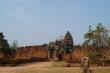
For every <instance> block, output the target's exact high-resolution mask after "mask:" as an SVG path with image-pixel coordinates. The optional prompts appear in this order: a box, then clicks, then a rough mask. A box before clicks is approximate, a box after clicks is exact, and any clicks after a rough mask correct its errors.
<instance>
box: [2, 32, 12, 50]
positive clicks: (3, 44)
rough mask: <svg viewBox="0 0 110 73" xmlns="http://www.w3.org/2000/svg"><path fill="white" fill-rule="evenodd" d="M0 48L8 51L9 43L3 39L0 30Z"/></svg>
mask: <svg viewBox="0 0 110 73" xmlns="http://www.w3.org/2000/svg"><path fill="white" fill-rule="evenodd" d="M0 50H1V51H9V50H10V49H9V44H8V41H7V40H6V39H4V35H3V33H2V32H1V33H0Z"/></svg>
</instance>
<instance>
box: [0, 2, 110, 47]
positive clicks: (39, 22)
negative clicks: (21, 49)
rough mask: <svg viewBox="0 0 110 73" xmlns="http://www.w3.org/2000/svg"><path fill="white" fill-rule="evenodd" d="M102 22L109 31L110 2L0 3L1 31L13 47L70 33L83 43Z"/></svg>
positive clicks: (78, 41) (37, 42) (38, 42)
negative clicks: (92, 28) (89, 33)
mask: <svg viewBox="0 0 110 73" xmlns="http://www.w3.org/2000/svg"><path fill="white" fill-rule="evenodd" d="M99 22H101V23H102V24H103V25H105V26H106V27H107V28H110V0H0V32H3V33H4V35H5V38H6V39H7V40H8V41H9V43H10V44H11V43H12V42H13V41H14V40H17V41H18V45H19V46H25V45H37V44H43V43H48V42H49V41H54V40H55V39H56V38H58V37H59V36H64V35H65V33H66V32H67V31H70V33H71V34H72V36H73V39H74V43H75V44H82V43H83V41H84V38H83V34H84V33H85V32H87V30H88V26H89V25H92V26H93V27H95V26H96V24H97V23H99Z"/></svg>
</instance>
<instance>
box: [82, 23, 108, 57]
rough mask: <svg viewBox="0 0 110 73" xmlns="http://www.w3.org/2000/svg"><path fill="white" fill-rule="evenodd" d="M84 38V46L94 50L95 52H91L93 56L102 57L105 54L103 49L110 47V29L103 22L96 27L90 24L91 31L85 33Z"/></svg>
mask: <svg viewBox="0 0 110 73" xmlns="http://www.w3.org/2000/svg"><path fill="white" fill-rule="evenodd" d="M84 38H85V42H84V43H83V46H84V47H86V48H92V49H93V50H94V52H92V53H90V54H89V56H90V57H91V58H94V59H96V58H97V59H98V58H100V57H101V56H102V55H103V51H102V49H104V48H109V47H110V46H109V45H110V31H109V30H107V29H106V28H105V27H104V26H103V25H102V24H101V23H99V24H98V25H97V26H96V28H95V29H92V28H91V26H89V31H88V32H87V33H85V34H84Z"/></svg>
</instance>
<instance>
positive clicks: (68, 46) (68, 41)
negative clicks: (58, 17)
mask: <svg viewBox="0 0 110 73" xmlns="http://www.w3.org/2000/svg"><path fill="white" fill-rule="evenodd" d="M64 49H65V51H66V53H71V52H72V49H73V38H72V35H71V34H70V32H69V31H67V33H66V35H65V37H64Z"/></svg>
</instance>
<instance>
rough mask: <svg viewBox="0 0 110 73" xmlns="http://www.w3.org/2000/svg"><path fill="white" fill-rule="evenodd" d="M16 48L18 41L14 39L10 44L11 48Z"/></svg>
mask: <svg viewBox="0 0 110 73" xmlns="http://www.w3.org/2000/svg"><path fill="white" fill-rule="evenodd" d="M17 48H18V43H17V41H16V40H14V41H13V43H12V45H11V49H12V50H16V49H17Z"/></svg>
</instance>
